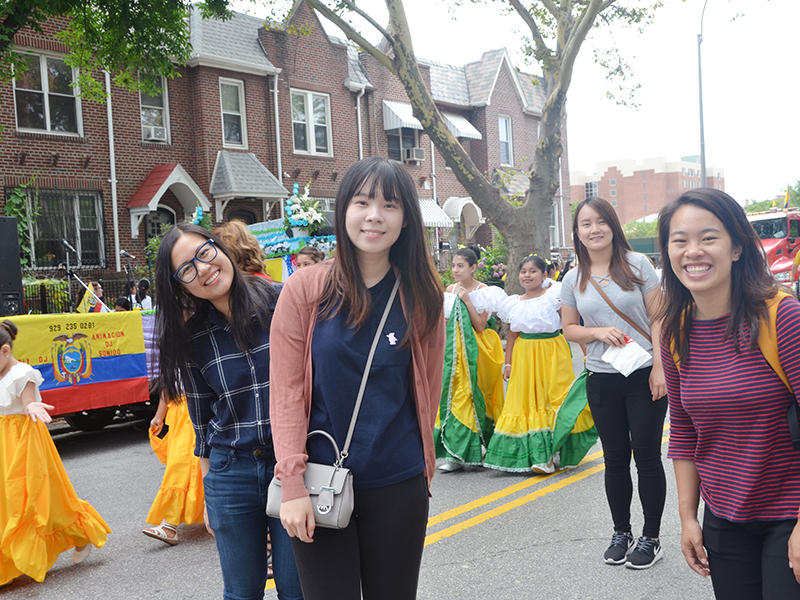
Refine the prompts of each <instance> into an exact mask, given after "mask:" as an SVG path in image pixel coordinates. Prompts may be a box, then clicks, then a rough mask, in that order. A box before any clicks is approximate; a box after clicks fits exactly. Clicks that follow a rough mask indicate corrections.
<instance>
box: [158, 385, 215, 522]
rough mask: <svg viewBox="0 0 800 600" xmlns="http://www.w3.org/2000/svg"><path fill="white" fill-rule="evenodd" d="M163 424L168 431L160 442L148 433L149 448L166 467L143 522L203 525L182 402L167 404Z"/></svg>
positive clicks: (186, 413)
mask: <svg viewBox="0 0 800 600" xmlns="http://www.w3.org/2000/svg"><path fill="white" fill-rule="evenodd" d="M164 422H165V423H166V424H167V425H169V430H168V431H167V434H166V435H165V436H164V439H159V438H157V437H156V436H154V435H153V434H152V432H151V433H150V445H151V446H152V447H153V451H154V452H155V453H156V456H158V459H159V460H160V461H161V462H162V463H164V465H166V467H167V468H166V470H165V471H164V477H163V479H162V480H161V487H160V488H159V490H158V494H156V499H155V500H154V501H153V506H151V507H150V512H149V513H148V515H147V522H148V523H150V524H151V525H158V524H159V523H161V521H162V520H166V521H167V522H168V523H171V524H173V525H179V524H181V523H186V524H191V523H202V522H203V500H205V495H204V494H203V473H202V472H201V470H200V459H198V458H197V457H196V456H195V455H194V443H195V435H194V428H193V427H192V421H191V419H190V418H189V409H188V408H187V406H186V402H185V401H184V402H181V403H179V404H175V403H173V402H170V403H169V405H168V407H167V415H166V417H165V418H164Z"/></svg>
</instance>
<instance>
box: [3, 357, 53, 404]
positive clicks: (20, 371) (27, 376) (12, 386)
mask: <svg viewBox="0 0 800 600" xmlns="http://www.w3.org/2000/svg"><path fill="white" fill-rule="evenodd" d="M43 381H44V378H43V377H42V374H41V373H39V371H37V370H36V369H34V368H33V367H32V366H30V365H29V364H27V363H23V362H20V363H17V364H15V365H14V366H13V367H11V368H10V369H9V370H8V373H6V374H5V377H3V379H0V416H7V415H22V414H25V407H24V406H22V390H24V389H25V386H26V385H28V382H33V384H34V386H36V401H37V402H41V401H42V396H41V394H40V393H39V386H40V385H42V382H43Z"/></svg>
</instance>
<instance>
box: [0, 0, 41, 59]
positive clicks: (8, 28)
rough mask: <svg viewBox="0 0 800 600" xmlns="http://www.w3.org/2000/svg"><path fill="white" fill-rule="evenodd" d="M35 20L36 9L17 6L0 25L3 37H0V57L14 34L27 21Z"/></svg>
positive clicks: (7, 47) (10, 42)
mask: <svg viewBox="0 0 800 600" xmlns="http://www.w3.org/2000/svg"><path fill="white" fill-rule="evenodd" d="M35 18H36V8H29V9H23V8H22V6H20V5H19V4H17V5H16V7H15V10H13V11H12V12H11V13H10V14H9V15H8V16H7V17H6V18H5V20H4V21H3V23H2V25H0V33H2V35H3V36H5V37H0V55H2V54H5V52H6V51H7V50H8V49H9V48H10V47H11V45H12V43H13V39H14V36H15V35H16V33H17V32H18V31H19V30H20V29H23V28H24V27H25V26H26V25H27V24H28V22H29V21H31V20H34V19H35Z"/></svg>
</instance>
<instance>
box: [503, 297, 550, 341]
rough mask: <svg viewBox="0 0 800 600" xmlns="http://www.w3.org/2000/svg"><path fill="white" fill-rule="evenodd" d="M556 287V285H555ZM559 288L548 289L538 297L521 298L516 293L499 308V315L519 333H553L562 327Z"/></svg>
mask: <svg viewBox="0 0 800 600" xmlns="http://www.w3.org/2000/svg"><path fill="white" fill-rule="evenodd" d="M553 287H555V286H553ZM556 291H557V290H553V291H551V289H548V290H547V291H546V292H545V293H544V294H542V295H541V296H539V297H538V298H530V299H529V300H520V296H519V295H517V294H515V295H513V296H509V297H508V299H507V300H506V301H505V302H504V303H503V304H501V305H500V306H499V307H498V309H497V317H498V318H499V319H501V320H502V321H504V322H506V323H508V324H509V325H510V326H511V331H516V332H517V333H520V332H521V333H553V332H555V331H558V330H559V329H561V317H560V316H559V315H558V309H560V308H561V297H560V295H559V294H558V293H556Z"/></svg>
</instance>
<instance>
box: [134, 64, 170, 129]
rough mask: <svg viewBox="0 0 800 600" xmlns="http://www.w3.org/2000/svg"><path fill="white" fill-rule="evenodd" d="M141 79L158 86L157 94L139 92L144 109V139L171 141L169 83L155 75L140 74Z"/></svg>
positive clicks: (142, 109)
mask: <svg viewBox="0 0 800 600" xmlns="http://www.w3.org/2000/svg"><path fill="white" fill-rule="evenodd" d="M139 79H140V80H141V81H144V80H147V81H149V82H150V83H152V84H153V85H154V86H155V87H157V88H162V90H161V91H160V92H158V93H157V94H153V95H151V94H148V93H147V92H139V103H140V104H141V111H142V140H143V141H145V142H169V124H168V122H167V83H166V81H165V80H164V79H163V78H161V77H157V76H155V75H146V74H144V73H142V74H141V75H139Z"/></svg>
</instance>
